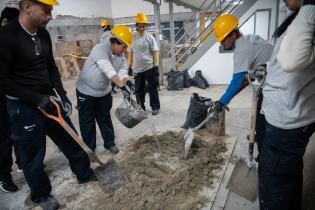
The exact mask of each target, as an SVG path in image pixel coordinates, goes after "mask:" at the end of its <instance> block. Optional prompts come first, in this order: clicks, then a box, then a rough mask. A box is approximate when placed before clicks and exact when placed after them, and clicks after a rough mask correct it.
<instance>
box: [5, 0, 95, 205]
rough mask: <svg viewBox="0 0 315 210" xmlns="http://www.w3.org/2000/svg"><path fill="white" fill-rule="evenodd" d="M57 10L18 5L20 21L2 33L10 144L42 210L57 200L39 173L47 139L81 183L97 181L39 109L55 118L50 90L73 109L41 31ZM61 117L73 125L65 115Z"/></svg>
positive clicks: (44, 4) (33, 1)
mask: <svg viewBox="0 0 315 210" xmlns="http://www.w3.org/2000/svg"><path fill="white" fill-rule="evenodd" d="M55 5H58V2H57V1H56V0H21V1H20V3H19V7H20V16H19V19H18V20H16V21H13V22H11V23H10V24H9V25H7V26H6V27H3V28H0V40H1V45H0V66H1V71H0V92H3V93H4V94H5V95H6V97H7V109H8V113H9V118H10V123H11V139H12V142H13V144H14V146H15V147H16V151H17V153H18V156H19V158H20V162H21V164H20V165H21V167H22V169H23V173H24V176H25V179H26V182H27V184H28V186H29V188H30V198H31V201H32V202H34V203H38V204H39V205H40V206H41V207H42V209H44V210H54V209H58V208H59V203H58V201H57V200H56V199H55V198H53V197H52V196H51V194H50V193H51V190H52V187H51V184H50V180H49V177H48V176H47V174H46V172H45V171H44V169H43V161H44V157H45V150H46V135H48V136H49V137H50V138H51V139H52V140H53V141H54V143H55V144H56V145H57V146H58V147H59V148H60V149H61V151H62V152H63V153H64V155H65V156H66V158H67V159H68V160H69V163H70V167H71V170H72V172H73V173H74V174H75V175H76V177H77V180H78V182H79V183H80V184H81V183H85V182H87V181H92V180H93V181H96V177H95V175H94V173H93V170H92V169H91V168H90V161H89V157H88V156H87V154H86V153H85V152H84V150H82V149H81V147H80V146H79V145H78V144H77V143H76V142H75V141H74V140H73V139H72V138H71V136H70V135H69V134H68V133H67V132H66V131H65V130H64V129H63V128H62V127H61V126H60V125H59V124H58V123H57V122H55V121H53V120H51V119H49V118H47V117H45V116H44V115H43V114H42V113H41V112H40V111H39V109H38V107H40V108H42V109H43V110H45V111H46V112H48V113H50V114H55V113H56V107H55V106H54V104H53V103H52V101H51V98H50V96H52V95H54V91H53V88H55V89H56V91H57V92H58V94H59V95H60V98H61V101H62V103H63V104H64V105H66V104H68V106H71V102H70V100H69V99H68V97H67V95H66V91H65V90H64V88H63V85H62V82H61V78H60V75H59V71H58V68H57V66H56V64H55V61H54V58H53V54H52V44H51V39H50V35H49V33H48V31H47V30H46V29H45V26H46V24H47V23H48V22H49V21H50V20H51V19H52V15H51V11H52V9H53V6H55ZM68 114H70V113H68ZM63 117H64V119H65V120H66V121H67V122H68V123H71V121H70V118H69V117H67V116H66V114H65V113H63Z"/></svg>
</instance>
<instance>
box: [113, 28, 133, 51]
mask: <svg viewBox="0 0 315 210" xmlns="http://www.w3.org/2000/svg"><path fill="white" fill-rule="evenodd" d="M111 32H112V34H113V35H114V36H115V37H116V38H117V39H119V40H120V41H122V42H123V43H124V44H125V45H127V46H128V47H131V43H132V33H131V30H130V29H129V28H128V26H125V25H117V26H115V27H114V28H113V29H112V30H111Z"/></svg>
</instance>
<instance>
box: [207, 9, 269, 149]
mask: <svg viewBox="0 0 315 210" xmlns="http://www.w3.org/2000/svg"><path fill="white" fill-rule="evenodd" d="M238 23H239V20H238V18H237V17H235V16H234V15H232V14H223V15H221V16H219V17H218V18H217V19H216V20H215V22H214V24H213V30H214V34H215V36H216V41H217V42H220V43H221V45H222V46H223V47H224V49H225V50H233V51H234V55H233V61H234V68H233V76H232V80H231V82H230V84H229V86H228V88H227V90H226V91H225V93H224V94H223V95H222V96H221V98H220V100H218V101H217V102H216V110H215V111H214V112H212V113H211V115H212V116H211V120H212V121H217V120H218V113H219V112H220V111H222V109H223V108H224V107H225V106H227V105H228V104H229V103H230V101H231V100H232V99H233V97H234V96H235V95H236V94H237V93H238V92H239V91H240V90H241V88H242V87H243V84H246V82H247V75H248V73H251V72H252V71H253V70H254V69H255V68H258V67H259V66H265V65H266V63H267V62H268V61H269V59H270V56H271V54H272V51H273V46H272V44H270V43H269V42H267V41H266V40H264V39H262V38H261V37H260V36H258V35H243V34H242V33H241V32H240V31H239V29H238V27H237V26H238ZM261 102H262V94H260V98H259V100H258V108H257V121H256V140H257V143H258V150H260V142H261V139H262V138H263V135H264V129H261V128H264V116H263V115H261V114H259V111H260V107H261Z"/></svg>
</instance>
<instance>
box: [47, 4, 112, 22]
mask: <svg viewBox="0 0 315 210" xmlns="http://www.w3.org/2000/svg"><path fill="white" fill-rule="evenodd" d="M114 1H115V0H114ZM58 2H59V4H60V5H58V6H55V7H54V10H53V16H54V17H55V16H56V15H72V16H76V17H86V18H93V17H107V18H111V17H112V10H111V0H58Z"/></svg>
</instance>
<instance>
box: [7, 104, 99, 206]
mask: <svg viewBox="0 0 315 210" xmlns="http://www.w3.org/2000/svg"><path fill="white" fill-rule="evenodd" d="M7 109H8V113H9V117H10V122H11V139H12V141H13V144H14V146H15V147H16V151H17V153H18V156H19V158H20V162H21V167H22V169H23V172H24V176H25V179H26V181H27V183H28V185H29V187H30V189H31V199H32V201H34V202H38V201H39V198H40V197H42V196H47V195H49V194H50V192H51V184H50V181H49V178H48V176H47V174H46V173H45V171H44V169H43V161H44V157H45V152H46V135H48V136H49V137H50V138H51V139H52V141H53V142H54V143H55V144H56V145H57V146H58V147H59V148H60V150H61V151H62V152H63V154H64V155H65V156H66V158H67V159H68V160H69V163H70V167H71V170H72V172H73V173H74V174H75V175H76V176H77V178H82V179H84V178H88V177H89V176H91V175H92V174H93V170H92V169H91V168H90V161H89V157H88V155H87V154H86V153H85V152H84V151H83V150H82V149H81V147H80V146H79V145H78V144H77V143H76V142H75V141H74V140H73V139H72V137H71V136H70V135H69V134H68V133H67V132H66V131H65V130H64V129H63V128H62V127H61V126H60V125H59V124H58V123H56V122H55V121H53V120H51V119H49V118H47V117H45V116H44V115H43V114H42V113H41V112H40V111H39V110H38V109H37V108H36V107H35V106H33V105H29V104H27V103H24V102H22V101H19V100H10V99H8V101H7ZM64 119H65V120H66V121H67V122H68V123H70V122H71V121H70V119H69V118H68V117H65V116H64Z"/></svg>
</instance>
